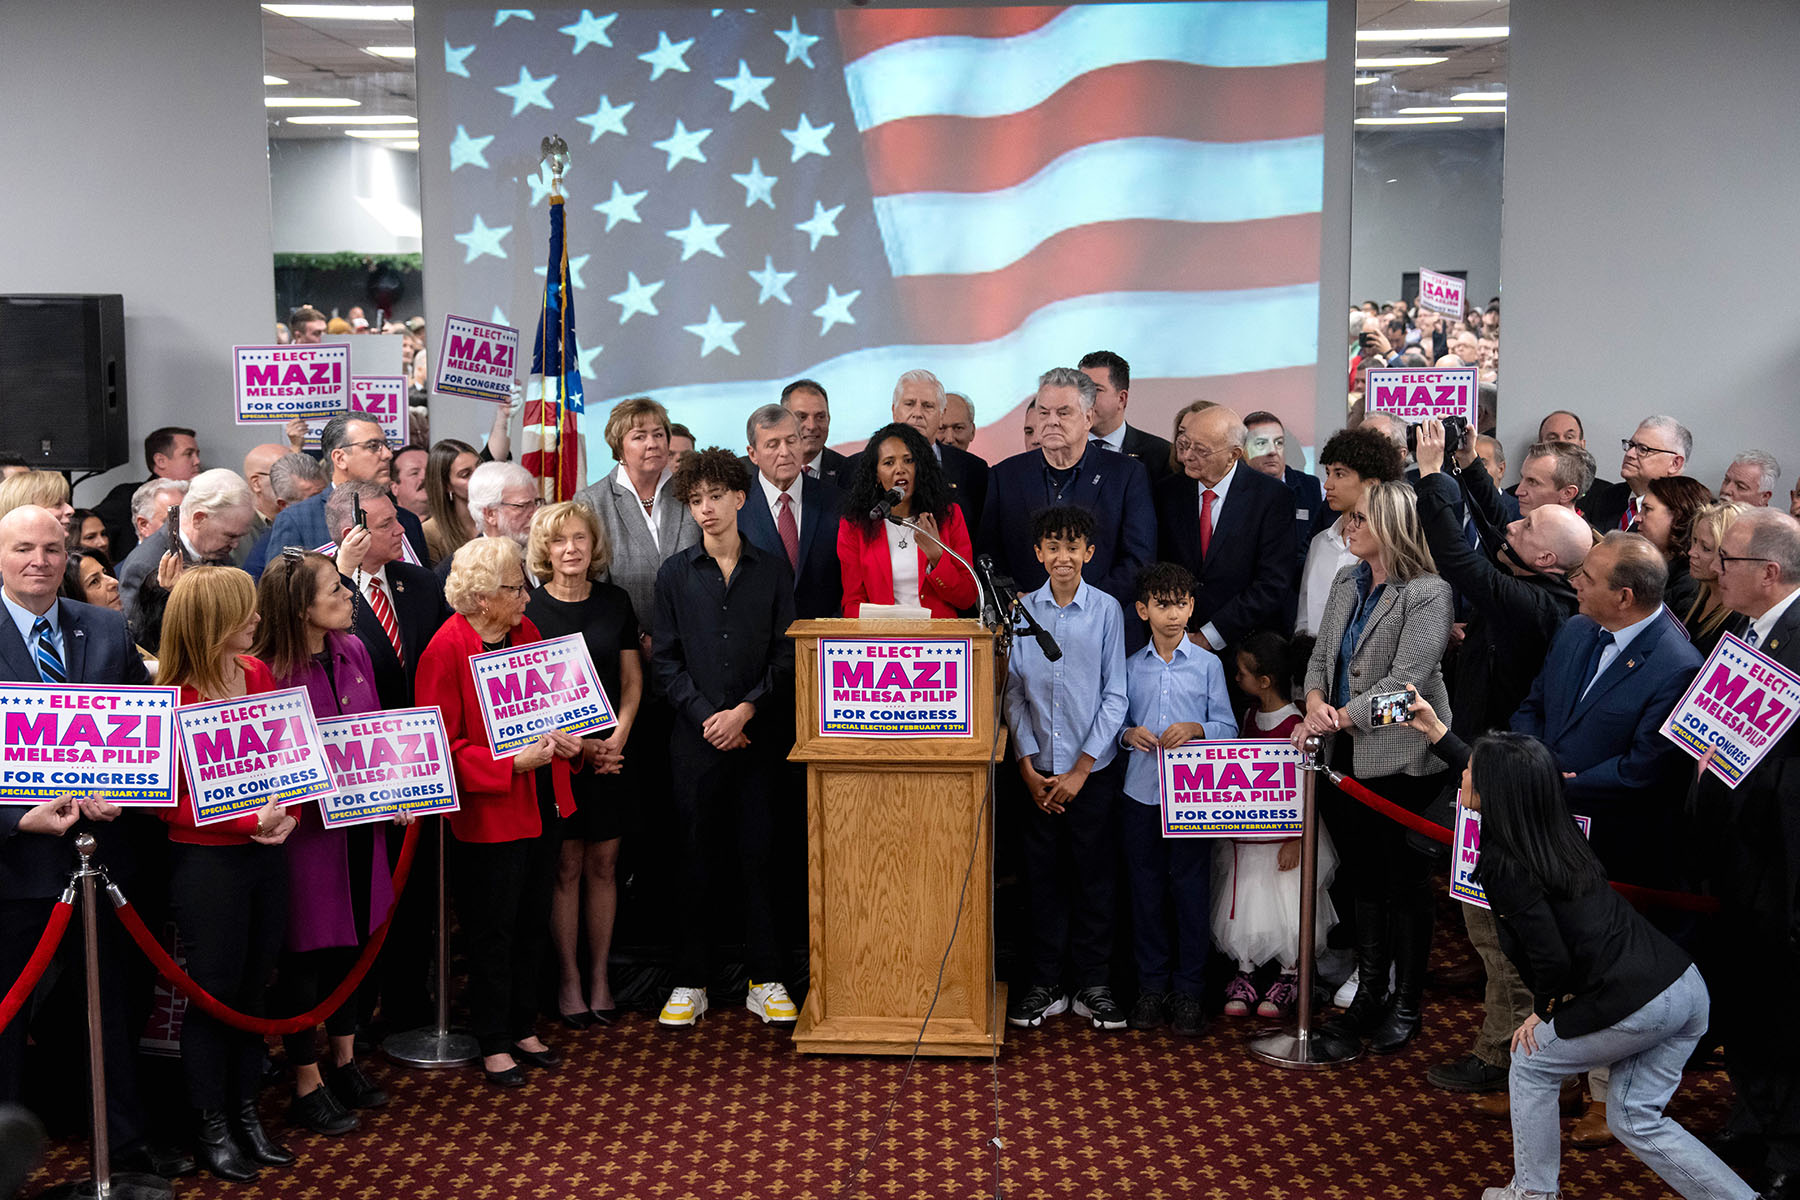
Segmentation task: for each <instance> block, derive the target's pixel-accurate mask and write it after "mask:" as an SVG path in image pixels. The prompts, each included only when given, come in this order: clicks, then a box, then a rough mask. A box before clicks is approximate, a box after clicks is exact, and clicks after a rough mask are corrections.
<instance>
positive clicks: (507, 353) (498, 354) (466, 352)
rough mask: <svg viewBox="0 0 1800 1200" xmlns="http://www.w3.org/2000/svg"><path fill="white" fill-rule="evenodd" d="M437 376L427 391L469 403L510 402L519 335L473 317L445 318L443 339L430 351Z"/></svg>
mask: <svg viewBox="0 0 1800 1200" xmlns="http://www.w3.org/2000/svg"><path fill="white" fill-rule="evenodd" d="M432 352H433V353H434V354H436V355H437V373H436V377H435V379H434V381H433V383H432V385H431V390H432V391H434V392H440V393H442V394H443V395H446V396H467V397H469V398H470V399H471V400H497V401H499V402H500V403H502V404H506V403H509V402H510V401H511V400H512V385H513V378H514V376H516V375H517V374H518V369H519V331H518V330H517V329H514V328H513V327H512V326H510V325H491V324H489V323H488V322H486V321H477V320H475V319H474V318H473V317H458V316H454V315H452V316H446V317H445V318H444V336H443V337H442V338H440V339H439V340H438V344H437V345H436V346H434V347H433V348H432Z"/></svg>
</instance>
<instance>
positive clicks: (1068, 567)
mask: <svg viewBox="0 0 1800 1200" xmlns="http://www.w3.org/2000/svg"><path fill="white" fill-rule="evenodd" d="M1093 535H1094V518H1093V515H1092V514H1091V513H1089V512H1088V511H1087V510H1086V509H1084V508H1076V507H1074V506H1072V505H1059V506H1057V507H1053V508H1047V509H1045V510H1044V511H1042V512H1040V513H1038V514H1037V515H1036V516H1035V517H1033V518H1032V523H1031V540H1032V548H1033V550H1034V551H1035V552H1036V553H1037V557H1038V561H1039V562H1041V563H1042V564H1043V565H1044V570H1045V573H1046V574H1047V575H1048V576H1049V578H1048V579H1047V580H1046V582H1045V583H1044V586H1043V587H1040V588H1038V589H1037V590H1036V591H1035V592H1032V593H1031V594H1030V595H1028V596H1026V597H1025V598H1024V600H1023V601H1021V603H1023V604H1024V605H1025V606H1026V608H1028V609H1029V610H1030V611H1031V615H1032V616H1033V617H1035V618H1036V619H1037V622H1038V624H1040V625H1042V626H1043V627H1044V629H1045V630H1046V631H1047V632H1048V633H1049V634H1050V636H1051V637H1052V638H1054V639H1055V640H1056V644H1057V645H1058V646H1059V647H1061V649H1062V657H1061V658H1060V659H1058V660H1057V661H1055V662H1051V661H1049V660H1048V659H1046V658H1045V657H1044V652H1043V651H1042V650H1041V649H1040V648H1039V647H1038V644H1037V642H1036V641H1035V640H1034V639H1032V638H1020V639H1018V640H1017V641H1015V642H1014V643H1013V648H1012V658H1011V661H1010V662H1009V663H1008V665H1007V678H1006V724H1007V727H1008V728H1009V729H1010V730H1011V731H1012V739H1013V748H1014V751H1015V753H1016V754H1017V755H1018V761H1019V774H1020V776H1021V777H1022V778H1023V779H1024V780H1025V790H1026V793H1027V794H1028V795H1029V796H1030V798H1031V802H1032V805H1033V807H1032V808H1031V809H1030V810H1029V813H1028V816H1027V818H1026V827H1025V832H1024V838H1023V842H1024V855H1025V879H1026V892H1027V894H1028V896H1029V897H1030V901H1031V917H1032V922H1033V929H1032V931H1031V944H1032V950H1031V961H1032V973H1031V978H1030V980H1029V986H1024V987H1019V988H1017V989H1016V990H1015V991H1014V992H1013V996H1012V1000H1011V1001H1010V1003H1008V1004H1007V1006H1006V1019H1007V1021H1008V1023H1010V1024H1013V1025H1018V1026H1021V1027H1025V1028H1030V1027H1032V1026H1036V1025H1039V1024H1042V1023H1043V1021H1044V1019H1045V1018H1046V1017H1052V1016H1055V1015H1056V1014H1057V1013H1060V1012H1064V1011H1066V1010H1067V1009H1068V1008H1069V1006H1070V999H1069V997H1068V996H1067V995H1065V994H1064V991H1063V987H1062V984H1063V978H1062V973H1063V959H1064V956H1065V953H1066V955H1067V957H1068V959H1069V962H1070V964H1071V968H1072V970H1073V973H1074V974H1073V978H1072V980H1071V981H1070V982H1071V983H1072V984H1073V991H1074V1000H1073V1003H1074V1008H1075V1011H1076V1013H1078V1014H1079V1015H1081V1016H1083V1017H1086V1018H1088V1019H1089V1020H1090V1021H1092V1022H1093V1024H1094V1028H1096V1029H1123V1028H1125V1022H1126V1015H1125V1011H1124V1010H1123V1009H1121V1008H1120V1007H1119V1005H1118V1003H1117V1002H1116V1001H1114V1000H1113V995H1112V989H1111V988H1109V987H1108V986H1107V985H1106V974H1107V964H1108V960H1109V958H1110V957H1111V951H1112V937H1113V873H1114V870H1115V865H1116V864H1115V860H1114V850H1115V843H1114V840H1113V839H1114V832H1113V830H1114V823H1115V820H1116V818H1115V816H1114V813H1113V809H1114V807H1115V805H1116V803H1117V800H1118V790H1119V782H1118V772H1117V771H1116V770H1112V769H1109V768H1111V766H1112V763H1113V759H1114V757H1115V756H1116V754H1117V750H1118V737H1119V730H1120V728H1121V727H1122V726H1123V725H1124V723H1125V618H1124V614H1123V613H1121V612H1120V611H1119V602H1118V601H1116V600H1114V599H1113V598H1112V597H1111V596H1109V595H1107V594H1106V593H1105V592H1102V591H1100V590H1099V589H1097V588H1095V587H1093V586H1091V585H1090V584H1088V583H1086V582H1085V581H1083V579H1082V577H1081V571H1082V568H1083V567H1084V566H1085V565H1086V564H1087V562H1088V560H1089V559H1091V558H1093V556H1094V546H1093ZM1065 851H1066V853H1067V856H1068V858H1069V859H1070V860H1071V873H1072V875H1073V884H1074V887H1073V889H1072V892H1073V894H1070V891H1071V890H1070V889H1065V888H1064V887H1063V886H1061V879H1060V866H1061V864H1060V859H1061V858H1062V857H1063V855H1064V853H1065Z"/></svg>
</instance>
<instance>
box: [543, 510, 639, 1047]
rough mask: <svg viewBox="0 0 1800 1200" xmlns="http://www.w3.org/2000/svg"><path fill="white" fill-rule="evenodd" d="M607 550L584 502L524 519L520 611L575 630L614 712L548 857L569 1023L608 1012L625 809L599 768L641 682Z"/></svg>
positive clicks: (592, 747) (589, 749)
mask: <svg viewBox="0 0 1800 1200" xmlns="http://www.w3.org/2000/svg"><path fill="white" fill-rule="evenodd" d="M607 551H608V547H607V541H606V534H605V533H604V532H603V531H602V529H601V527H600V522H599V520H598V519H597V518H596V517H595V516H594V513H593V510H592V509H590V508H588V507H587V506H586V505H583V504H576V503H574V502H572V501H571V502H565V503H562V504H552V505H550V506H549V507H548V508H545V509H542V510H540V511H539V512H538V514H537V516H536V517H535V518H534V519H533V520H532V522H531V546H530V549H529V551H528V552H527V563H528V565H529V566H530V568H531V573H532V574H533V575H535V576H537V577H538V578H539V579H543V580H545V581H546V582H545V584H544V586H542V587H540V588H536V589H534V590H533V591H532V594H531V602H530V603H529V604H528V605H527V606H526V608H525V615H526V616H528V617H530V618H531V621H532V623H533V624H535V625H536V626H537V627H538V630H539V632H540V633H542V635H543V636H544V637H546V638H556V637H565V636H567V635H569V634H572V633H578V634H580V635H581V636H582V638H583V639H584V640H585V641H586V642H587V648H588V654H589V655H591V656H592V657H593V660H594V669H595V670H596V671H598V672H599V674H600V686H601V687H603V688H605V689H606V696H607V699H609V700H610V701H612V705H613V713H614V715H615V716H616V717H617V718H618V721H619V723H618V724H617V725H615V726H614V727H613V728H612V729H610V730H608V731H607V733H606V736H605V737H598V738H586V739H584V740H583V742H582V757H581V758H580V759H579V760H577V763H576V764H575V765H576V767H577V770H576V774H575V775H574V777H573V779H572V782H573V784H574V787H575V816H574V817H573V818H572V819H570V820H568V821H566V822H564V823H563V844H562V853H561V857H560V858H559V859H558V860H557V869H556V892H555V895H554V898H553V899H552V901H551V908H550V929H551V937H552V940H553V941H554V942H555V945H556V958H557V967H558V997H557V1008H558V1011H559V1012H560V1013H561V1014H562V1019H563V1023H564V1024H565V1025H568V1026H569V1027H570V1028H573V1029H582V1028H585V1027H587V1026H589V1025H592V1024H594V1023H595V1022H596V1021H598V1022H600V1023H601V1024H606V1023H609V1022H610V1021H611V1020H612V1017H613V1012H614V1007H613V997H612V986H611V984H610V983H609V982H608V980H607V975H606V959H607V955H608V954H609V953H610V952H611V949H612V931H613V917H614V915H615V914H616V913H617V911H618V906H619V890H618V884H617V881H616V878H615V875H614V872H615V869H616V868H617V866H618V861H619V834H620V833H621V831H622V830H623V828H624V818H623V813H622V811H621V809H622V804H623V796H622V795H621V792H620V787H619V781H618V780H617V779H607V778H603V776H608V775H614V776H616V775H617V774H618V773H619V767H620V764H621V763H622V762H623V761H624V755H625V741H626V739H627V738H629V737H630V736H631V726H632V723H633V722H634V721H635V720H636V719H637V712H638V702H639V701H640V700H641V699H642V697H643V687H644V672H643V663H642V660H641V658H640V656H639V653H638V626H637V619H636V618H635V617H634V616H633V615H632V608H631V597H630V596H628V595H627V594H626V593H625V590H624V589H623V588H620V587H615V586H614V585H613V584H610V583H604V582H601V581H600V578H599V577H600V576H601V575H603V574H605V573H606V567H607V563H608V560H609V557H610V556H609V554H608V552H607ZM584 885H585V890H586V900H585V903H584V901H583V888H584ZM584 913H585V915H586V917H587V947H588V975H587V985H586V987H585V988H584V987H583V986H582V976H581V966H580V932H581V919H582V916H583V914H584Z"/></svg>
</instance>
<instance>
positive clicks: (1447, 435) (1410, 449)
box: [1406, 417, 1471, 458]
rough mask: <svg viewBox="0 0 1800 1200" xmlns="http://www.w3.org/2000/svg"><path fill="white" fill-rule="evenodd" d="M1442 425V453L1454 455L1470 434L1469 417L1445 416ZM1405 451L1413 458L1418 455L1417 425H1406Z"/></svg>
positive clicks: (1465, 442)
mask: <svg viewBox="0 0 1800 1200" xmlns="http://www.w3.org/2000/svg"><path fill="white" fill-rule="evenodd" d="M1443 425H1444V454H1445V455H1446V456H1451V455H1455V454H1456V453H1458V452H1459V451H1461V450H1462V448H1463V447H1464V445H1466V444H1467V441H1468V439H1469V437H1470V436H1471V432H1470V429H1469V418H1467V417H1445V418H1443ZM1406 452H1407V453H1408V454H1410V455H1412V456H1413V457H1414V458H1417V457H1419V427H1418V426H1417V425H1408V426H1407V427H1406Z"/></svg>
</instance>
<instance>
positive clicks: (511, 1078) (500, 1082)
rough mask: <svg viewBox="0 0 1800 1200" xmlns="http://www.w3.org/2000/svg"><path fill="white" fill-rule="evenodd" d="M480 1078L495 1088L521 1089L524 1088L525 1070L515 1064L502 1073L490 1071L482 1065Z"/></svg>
mask: <svg viewBox="0 0 1800 1200" xmlns="http://www.w3.org/2000/svg"><path fill="white" fill-rule="evenodd" d="M481 1077H482V1078H483V1079H485V1080H487V1081H488V1082H489V1083H491V1084H493V1085H494V1086H495V1087H503V1088H522V1087H524V1086H525V1068H524V1067H521V1066H520V1065H519V1064H517V1063H514V1064H513V1065H512V1066H510V1067H508V1068H506V1070H504V1071H490V1070H488V1069H487V1067H486V1066H485V1065H484V1066H483V1067H482V1068H481Z"/></svg>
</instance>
